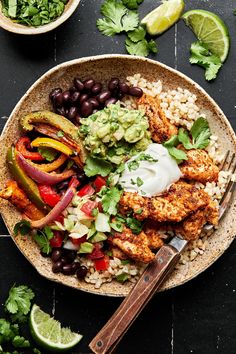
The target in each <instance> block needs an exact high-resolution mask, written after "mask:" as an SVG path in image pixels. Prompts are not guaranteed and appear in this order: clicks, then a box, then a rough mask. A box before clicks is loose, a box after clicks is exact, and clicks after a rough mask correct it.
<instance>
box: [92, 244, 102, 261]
mask: <svg viewBox="0 0 236 354" xmlns="http://www.w3.org/2000/svg"><path fill="white" fill-rule="evenodd" d="M101 248H102V246H101V245H100V244H99V243H95V245H94V249H93V252H92V253H90V254H89V255H88V258H89V259H99V258H103V257H104V256H105V253H104V252H103V251H102V250H101Z"/></svg>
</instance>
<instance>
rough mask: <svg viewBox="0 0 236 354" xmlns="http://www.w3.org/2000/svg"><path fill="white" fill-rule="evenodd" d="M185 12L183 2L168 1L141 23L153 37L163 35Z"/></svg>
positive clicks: (176, 0)
mask: <svg viewBox="0 0 236 354" xmlns="http://www.w3.org/2000/svg"><path fill="white" fill-rule="evenodd" d="M183 10H184V1H183V0H168V1H163V3H162V4H161V5H160V6H158V7H157V8H156V9H155V10H153V11H151V12H150V13H149V14H147V16H145V17H144V19H143V20H142V21H141V23H142V24H143V25H145V26H146V30H147V32H148V33H149V34H150V35H151V36H155V35H157V34H161V33H163V32H165V31H166V30H167V29H168V28H170V27H171V26H172V25H173V24H174V23H175V22H177V21H178V19H179V18H180V16H181V14H182V12H183Z"/></svg>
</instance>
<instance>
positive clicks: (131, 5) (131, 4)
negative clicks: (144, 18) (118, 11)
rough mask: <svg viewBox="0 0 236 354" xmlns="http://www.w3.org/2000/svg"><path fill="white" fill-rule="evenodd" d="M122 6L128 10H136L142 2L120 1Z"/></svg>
mask: <svg viewBox="0 0 236 354" xmlns="http://www.w3.org/2000/svg"><path fill="white" fill-rule="evenodd" d="M122 2H123V4H124V5H125V6H126V7H127V8H128V9H130V10H137V8H138V6H139V5H140V4H142V2H143V0H122Z"/></svg>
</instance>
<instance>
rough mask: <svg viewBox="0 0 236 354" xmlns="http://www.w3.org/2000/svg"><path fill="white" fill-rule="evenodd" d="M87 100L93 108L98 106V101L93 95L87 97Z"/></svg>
mask: <svg viewBox="0 0 236 354" xmlns="http://www.w3.org/2000/svg"><path fill="white" fill-rule="evenodd" d="M88 102H89V103H91V104H92V106H93V108H98V107H99V102H98V100H97V99H96V98H95V97H91V98H89V99H88Z"/></svg>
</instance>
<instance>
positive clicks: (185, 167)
mask: <svg viewBox="0 0 236 354" xmlns="http://www.w3.org/2000/svg"><path fill="white" fill-rule="evenodd" d="M181 149H182V150H184V151H185V153H186V154H187V156H188V160H186V161H184V162H182V163H181V164H180V165H179V167H180V170H181V172H182V174H183V176H184V178H185V179H188V180H194V181H198V182H201V183H204V184H206V183H207V182H214V181H217V180H218V175H219V168H218V167H217V166H216V165H215V164H214V162H213V161H212V159H211V158H210V156H209V155H208V153H207V152H206V151H205V150H200V149H193V150H185V149H184V148H183V147H181Z"/></svg>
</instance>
